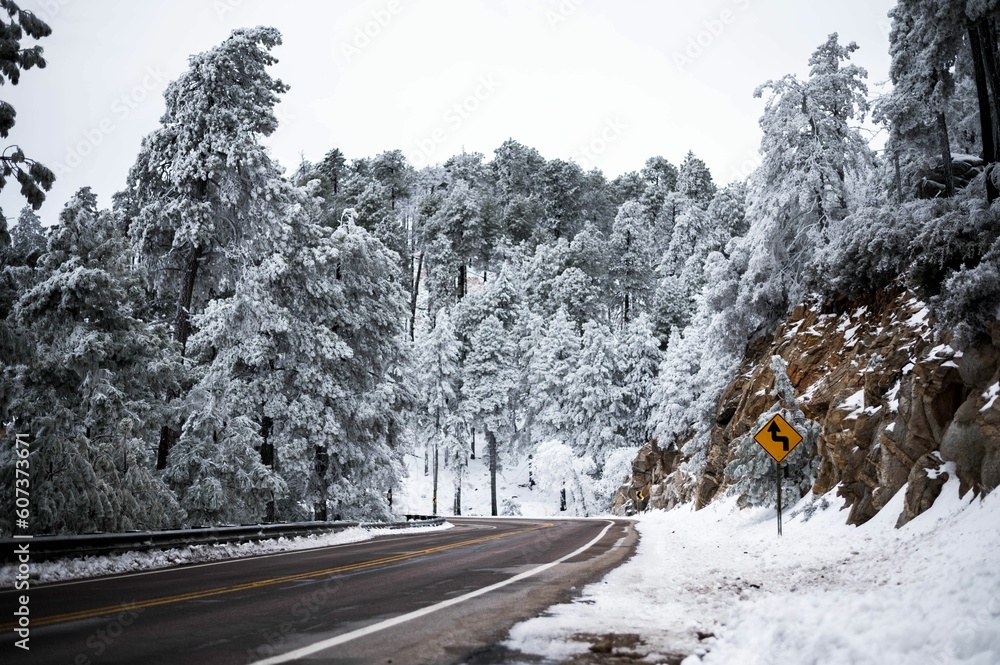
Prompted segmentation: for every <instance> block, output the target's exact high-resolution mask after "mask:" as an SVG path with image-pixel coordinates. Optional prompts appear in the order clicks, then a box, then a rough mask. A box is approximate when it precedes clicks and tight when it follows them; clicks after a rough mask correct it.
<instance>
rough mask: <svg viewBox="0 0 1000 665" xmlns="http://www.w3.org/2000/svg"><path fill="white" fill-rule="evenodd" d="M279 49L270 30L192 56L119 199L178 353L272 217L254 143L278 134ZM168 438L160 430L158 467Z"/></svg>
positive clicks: (271, 175)
mask: <svg viewBox="0 0 1000 665" xmlns="http://www.w3.org/2000/svg"><path fill="white" fill-rule="evenodd" d="M280 43H281V36H280V34H279V33H278V31H277V30H275V29H273V28H265V27H258V28H253V29H241V30H235V31H234V32H233V33H232V35H231V36H230V37H229V38H228V39H226V40H225V41H224V42H223V43H222V44H221V45H220V46H218V47H216V48H214V49H212V50H210V51H208V52H206V53H202V54H199V55H196V56H192V57H191V59H190V68H189V69H188V71H187V72H185V73H184V74H183V75H182V76H181V77H180V78H179V79H177V80H176V81H174V82H172V83H171V84H170V85H169V86H168V87H167V90H166V92H165V93H164V99H165V102H166V111H165V113H164V115H163V117H162V119H161V123H162V126H161V127H160V128H159V129H157V130H156V131H154V132H153V133H152V134H150V135H149V136H147V137H146V138H145V139H144V140H143V144H142V150H141V152H140V154H139V156H138V158H137V159H136V163H135V165H134V166H133V167H132V169H131V171H130V172H129V178H128V187H127V189H126V191H125V192H124V193H123V194H121V195H120V199H119V200H120V203H121V205H122V207H123V208H124V210H123V213H124V214H125V216H126V217H127V224H128V233H129V237H130V238H131V239H132V242H133V245H134V247H135V249H136V251H137V252H138V255H139V266H140V269H141V270H142V271H143V273H144V275H145V276H146V278H147V280H148V283H149V285H150V287H151V289H152V292H153V294H154V297H155V300H156V304H157V305H158V306H159V307H160V308H161V309H162V310H163V311H164V313H167V314H169V313H170V309H171V308H172V309H173V312H172V315H173V338H174V340H175V341H177V342H178V344H179V345H180V348H181V352H182V353H184V352H185V348H186V346H187V341H188V337H189V336H190V333H191V317H192V315H193V314H196V313H197V312H199V311H200V310H201V309H202V307H203V306H204V303H205V302H207V301H208V300H209V299H210V298H212V297H217V296H220V295H224V294H226V293H231V292H232V291H233V289H234V286H235V280H236V279H237V277H238V276H239V274H240V272H241V270H242V268H243V266H244V265H246V263H247V261H248V260H249V257H248V249H249V248H250V246H251V241H252V240H253V238H255V237H256V236H257V235H258V234H259V233H260V231H261V227H262V226H264V225H266V224H267V223H269V222H270V221H271V220H272V219H273V218H274V216H275V211H274V209H273V206H271V204H270V200H271V199H272V197H275V196H277V195H278V194H279V189H280V185H279V177H278V172H277V169H276V167H275V166H274V165H273V164H272V163H271V160H270V158H269V157H268V155H267V152H266V150H265V149H264V147H263V146H262V145H261V144H260V139H261V137H264V136H268V135H270V134H271V133H272V132H274V130H275V129H277V126H278V121H277V118H276V117H275V115H274V106H275V104H277V102H278V95H279V94H281V93H282V92H284V91H285V90H287V86H285V84H284V83H282V82H281V81H279V80H277V79H275V78H272V77H271V75H270V74H269V73H268V72H267V67H269V66H271V65H272V64H274V63H275V62H276V60H275V58H274V57H273V56H272V55H271V53H270V51H271V49H272V48H274V47H275V46H277V45H278V44H280ZM174 438H175V431H174V430H173V429H172V428H171V427H170V426H168V425H165V426H164V428H163V431H162V433H161V441H160V446H159V450H158V452H157V467H158V468H165V467H166V464H167V456H168V453H169V451H170V448H171V447H172V445H173V441H174Z"/></svg>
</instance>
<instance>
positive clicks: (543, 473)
mask: <svg viewBox="0 0 1000 665" xmlns="http://www.w3.org/2000/svg"><path fill="white" fill-rule="evenodd" d="M593 471H594V460H593V459H592V458H590V457H589V456H587V455H582V456H577V454H576V453H574V452H573V449H572V448H570V447H569V446H567V445H566V444H564V443H563V442H562V441H558V440H554V439H553V440H551V441H546V442H544V443H542V444H540V445H539V446H538V452H536V453H535V474H536V475H537V476H538V483H539V485H541V486H542V487H549V488H553V489H555V488H559V489H565V490H566V510H567V511H568V512H569V513H570V514H573V515H582V516H585V517H586V516H589V515H591V514H592V513H594V512H595V510H594V506H595V497H594V483H593V478H592V477H591V475H590V474H591V473H593Z"/></svg>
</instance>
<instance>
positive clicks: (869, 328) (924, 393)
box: [615, 288, 1000, 524]
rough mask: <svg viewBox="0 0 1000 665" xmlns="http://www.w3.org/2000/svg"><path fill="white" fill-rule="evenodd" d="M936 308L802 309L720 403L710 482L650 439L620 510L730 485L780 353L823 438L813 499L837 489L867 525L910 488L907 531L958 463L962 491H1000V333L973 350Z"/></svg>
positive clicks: (878, 302)
mask: <svg viewBox="0 0 1000 665" xmlns="http://www.w3.org/2000/svg"><path fill="white" fill-rule="evenodd" d="M932 323H933V322H932V321H931V318H930V314H929V311H928V309H927V307H926V306H925V305H924V304H923V303H922V302H920V301H918V300H917V299H916V298H915V297H914V296H913V295H912V294H911V293H909V292H908V291H906V290H905V289H902V288H893V289H889V290H886V291H883V292H881V293H879V294H878V295H877V296H876V297H874V298H871V299H867V300H863V301H862V300H857V301H842V302H838V303H834V304H832V305H827V306H826V307H821V306H820V305H818V304H816V303H812V304H808V303H807V304H804V305H801V306H799V307H798V308H797V309H796V310H795V311H794V312H793V313H792V314H791V316H790V317H789V318H788V320H787V321H785V322H784V323H783V324H782V325H781V326H780V327H779V328H778V330H777V332H776V333H775V335H774V337H773V338H771V339H764V340H761V341H759V342H758V343H756V344H755V345H753V346H752V347H751V348H750V349H749V350H748V352H747V355H746V358H745V359H744V362H743V365H742V367H741V368H740V370H739V373H738V374H737V379H736V380H734V381H733V382H732V383H731V384H730V385H729V386H728V387H727V388H726V389H725V391H724V392H723V394H722V396H721V398H720V399H719V403H718V409H717V412H716V418H715V424H714V426H713V428H712V432H711V442H710V444H709V451H708V462H707V465H706V467H705V470H704V472H703V473H702V474H701V476H700V477H697V478H692V477H690V476H687V475H686V474H685V473H683V472H682V471H680V470H679V465H680V462H681V461H683V459H682V455H681V453H680V452H679V451H678V450H677V449H676V448H674V447H673V446H671V447H669V448H668V449H660V448H659V447H658V445H657V443H656V442H655V441H654V442H650V443H649V444H648V445H647V446H646V447H645V448H644V449H643V450H642V451H641V452H640V453H639V456H638V457H637V459H636V460H635V462H634V463H633V474H632V478H631V479H630V480H629V481H628V482H627V484H626V485H624V486H623V487H622V488H621V489H620V490H619V492H618V494H617V495H616V497H615V510H616V511H618V512H620V513H621V512H630V511H633V510H636V509H638V510H643V509H646V508H670V507H673V506H674V505H676V504H677V503H680V502H685V501H694V502H695V504H696V506H697V507H702V506H704V505H705V504H707V503H708V502H709V501H711V500H712V499H713V498H715V497H716V496H717V495H718V494H719V493H720V492H721V491H723V490H724V489H725V488H726V487H727V485H728V484H729V482H730V479H728V478H727V477H726V474H725V468H726V465H727V464H728V463H729V462H730V461H731V455H732V453H733V450H732V446H731V445H730V443H731V442H732V441H734V440H735V439H737V438H739V437H741V436H743V435H745V434H747V433H748V432H749V431H750V429H751V428H752V427H753V426H754V425H755V423H756V421H757V418H758V416H760V415H761V414H762V413H763V412H764V411H766V410H768V409H769V408H771V407H772V406H773V405H774V403H775V398H774V397H773V396H772V394H771V389H772V387H773V385H774V375H773V373H772V370H771V363H770V362H769V361H770V358H771V357H772V356H773V355H778V356H781V357H782V358H783V359H784V360H785V361H786V362H787V364H788V376H789V379H790V380H791V382H792V385H793V386H794V388H795V394H796V398H797V399H798V401H799V404H800V407H801V409H802V411H803V412H804V413H805V415H806V417H808V418H810V419H812V420H814V421H816V422H818V423H819V424H820V425H821V426H822V432H821V434H820V437H819V441H818V443H817V447H816V454H817V455H818V456H819V473H818V475H817V477H816V480H815V483H814V485H813V491H814V492H815V493H817V494H824V493H827V492H830V491H831V490H834V489H836V491H837V494H838V495H839V496H840V497H842V498H843V499H844V501H845V503H846V506H847V507H849V508H850V514H849V517H848V520H849V521H850V522H851V523H853V524H861V523H863V522H865V521H867V520H868V519H870V518H871V517H872V516H874V515H875V514H876V513H877V512H878V511H879V510H880V509H881V508H882V507H883V506H885V505H886V504H887V503H888V501H889V499H890V498H892V496H893V495H894V494H895V493H896V492H898V491H899V490H900V489H901V488H902V487H903V486H904V485H906V487H907V489H906V492H907V495H906V501H905V509H904V511H903V513H902V514H901V515H900V516H899V520H898V524H902V523H905V522H906V521H908V520H909V519H912V518H913V517H915V516H916V515H918V514H919V513H920V512H922V511H923V510H926V509H927V508H928V507H929V506H930V505H931V504H932V503H933V501H934V499H935V498H936V497H937V494H938V493H939V492H940V488H941V486H942V485H943V484H944V482H945V480H947V474H946V473H945V472H940V471H939V470H938V469H939V468H940V467H941V466H942V462H954V467H953V468H954V469H955V470H956V472H957V474H958V476H959V478H960V480H961V491H962V492H963V493H964V492H967V491H969V490H972V491H974V492H977V493H982V492H988V491H990V490H991V489H993V488H995V487H997V485H1000V401H998V399H997V398H998V395H1000V324H998V325H996V326H995V327H994V328H993V330H992V339H984V340H982V341H981V342H980V343H978V344H977V345H975V346H972V347H971V348H968V349H965V350H964V353H962V352H959V351H956V350H955V349H952V348H951V346H949V344H948V342H949V338H948V337H947V336H942V335H941V334H940V333H936V332H935V330H934V328H933V325H932Z"/></svg>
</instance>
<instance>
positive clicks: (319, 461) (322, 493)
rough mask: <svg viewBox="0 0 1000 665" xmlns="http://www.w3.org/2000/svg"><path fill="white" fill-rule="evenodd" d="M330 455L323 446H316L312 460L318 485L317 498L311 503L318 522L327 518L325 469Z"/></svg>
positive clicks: (327, 485) (327, 484) (327, 487)
mask: <svg viewBox="0 0 1000 665" xmlns="http://www.w3.org/2000/svg"><path fill="white" fill-rule="evenodd" d="M329 462H330V457H329V455H328V454H327V452H326V449H325V448H324V447H323V446H316V456H315V458H314V460H313V468H314V469H315V471H316V481H317V485H318V486H319V500H318V501H316V502H315V503H314V504H313V512H314V513H315V519H316V520H319V521H320V522H325V521H326V520H327V509H326V503H327V501H326V495H327V491H328V489H329V483H328V481H327V476H326V471H327V468H328V467H329Z"/></svg>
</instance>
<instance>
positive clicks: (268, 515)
mask: <svg viewBox="0 0 1000 665" xmlns="http://www.w3.org/2000/svg"><path fill="white" fill-rule="evenodd" d="M273 428H274V421H273V420H271V418H269V417H268V416H264V417H263V418H261V423H260V436H261V439H262V441H261V444H260V463H261V464H263V465H264V466H266V467H267V468H269V469H271V470H272V471H274V466H275V464H274V444H273V443H271V442H270V440H269V439H270V438H271V430H272V429H273ZM275 512H276V510H275V502H274V493H273V492H272V493H271V498H270V500H269V501H268V502H267V505H266V506H265V507H264V514H265V517H264V520H265V521H266V522H268V523H271V522H273V521H274V519H275Z"/></svg>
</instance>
